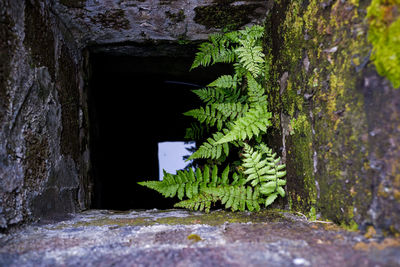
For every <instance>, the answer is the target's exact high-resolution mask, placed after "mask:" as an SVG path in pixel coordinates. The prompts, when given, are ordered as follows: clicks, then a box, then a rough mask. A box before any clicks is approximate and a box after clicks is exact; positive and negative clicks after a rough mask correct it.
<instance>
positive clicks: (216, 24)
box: [194, 3, 259, 30]
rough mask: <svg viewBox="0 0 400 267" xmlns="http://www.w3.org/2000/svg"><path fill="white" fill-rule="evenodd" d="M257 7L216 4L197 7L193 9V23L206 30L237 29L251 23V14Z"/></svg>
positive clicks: (254, 5)
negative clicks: (194, 13) (202, 26)
mask: <svg viewBox="0 0 400 267" xmlns="http://www.w3.org/2000/svg"><path fill="white" fill-rule="evenodd" d="M257 7H259V5H257V4H248V5H236V6H233V5H230V4H229V3H218V4H213V5H208V6H199V7H196V8H195V9H194V11H195V12H196V15H195V17H194V21H195V22H196V23H198V24H201V25H204V26H206V27H207V28H220V29H221V28H226V29H229V30H233V29H237V28H239V27H241V26H243V25H245V24H247V23H249V22H250V21H251V17H250V16H251V14H252V13H253V12H254V10H255V9H256V8H257Z"/></svg>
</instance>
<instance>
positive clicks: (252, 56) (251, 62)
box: [235, 40, 265, 77]
mask: <svg viewBox="0 0 400 267" xmlns="http://www.w3.org/2000/svg"><path fill="white" fill-rule="evenodd" d="M240 44H241V46H240V47H238V48H237V49H236V50H235V52H236V53H237V55H238V58H239V63H240V64H242V65H243V67H244V68H245V69H247V70H248V71H249V72H250V73H251V74H252V75H253V76H254V77H258V76H259V75H260V74H261V72H262V69H263V66H264V65H263V64H264V58H265V55H264V54H263V52H262V47H261V46H260V45H255V41H254V40H240Z"/></svg>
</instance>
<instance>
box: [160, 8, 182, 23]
mask: <svg viewBox="0 0 400 267" xmlns="http://www.w3.org/2000/svg"><path fill="white" fill-rule="evenodd" d="M165 15H166V16H167V18H169V19H170V20H171V21H172V22H174V23H179V22H182V21H184V20H185V18H186V16H185V11H184V10H183V9H181V10H179V11H178V12H177V13H171V12H170V11H165Z"/></svg>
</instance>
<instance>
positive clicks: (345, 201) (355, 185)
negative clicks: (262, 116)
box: [270, 0, 373, 229]
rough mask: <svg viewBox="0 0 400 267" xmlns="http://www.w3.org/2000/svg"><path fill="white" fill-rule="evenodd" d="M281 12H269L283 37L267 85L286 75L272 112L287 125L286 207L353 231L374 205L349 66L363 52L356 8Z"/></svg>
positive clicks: (295, 6) (297, 5)
mask: <svg viewBox="0 0 400 267" xmlns="http://www.w3.org/2000/svg"><path fill="white" fill-rule="evenodd" d="M277 5H279V4H277ZM280 5H282V6H283V7H282V6H281V7H279V6H275V9H276V10H282V9H284V10H285V12H286V13H285V15H284V16H283V17H284V19H283V20H282V21H281V23H280V24H278V25H279V27H278V29H275V31H276V32H277V33H278V34H279V33H280V34H281V35H282V36H281V37H279V36H277V35H278V34H277V35H276V37H274V38H275V40H273V41H272V43H273V42H277V45H275V47H277V50H278V52H277V51H275V52H274V54H273V56H274V58H273V62H274V64H276V65H277V66H275V67H274V68H272V70H271V72H270V77H282V74H283V73H284V72H287V73H288V74H289V75H288V78H287V81H286V86H283V87H282V84H281V85H280V87H281V88H280V99H281V100H282V102H281V107H280V108H279V109H278V110H279V111H280V112H282V113H284V114H285V115H286V116H289V118H290V124H289V126H288V127H289V129H288V130H289V132H290V135H289V136H287V137H286V149H287V156H286V160H287V162H286V163H287V166H288V167H287V171H288V176H287V180H288V183H287V190H288V196H289V203H290V206H291V208H292V209H294V210H298V211H301V212H303V213H309V211H312V212H311V213H310V214H311V215H313V214H314V211H313V209H315V212H318V213H320V214H321V215H322V217H323V218H327V219H330V220H332V221H334V222H336V223H338V224H341V225H343V226H344V227H348V228H350V229H355V228H356V227H357V223H356V221H357V220H358V219H359V218H360V217H361V216H366V214H367V207H368V204H365V203H371V201H372V195H371V192H370V188H371V184H372V181H373V178H372V177H371V178H363V177H364V176H366V177H370V176H371V175H372V173H371V172H370V171H369V170H367V169H365V168H364V165H365V163H366V162H367V158H366V155H365V152H364V151H363V149H365V147H367V140H364V139H360V136H362V135H363V134H364V133H365V132H367V131H368V130H367V129H366V125H367V124H366V117H365V113H364V111H363V108H364V100H363V99H364V96H363V94H362V92H360V91H358V90H357V84H358V77H360V74H358V73H357V71H356V69H355V67H354V62H353V59H354V58H359V59H362V60H359V64H357V66H361V65H362V61H363V59H364V58H365V57H366V56H367V55H368V52H369V46H368V44H367V40H366V36H365V34H363V33H365V32H366V25H365V22H364V21H363V19H362V18H360V17H359V11H358V9H359V7H358V6H359V3H358V2H357V1H351V2H346V3H343V2H341V1H335V2H334V3H333V4H332V5H331V6H328V7H326V8H321V6H320V2H319V1H316V0H313V1H282V2H281V4H280ZM348 25H357V28H356V29H353V30H351V27H349V26H348ZM270 30H272V29H270ZM273 34H274V33H273V32H272V33H271V35H273ZM272 46H274V45H273V44H272ZM360 68H362V67H359V69H360ZM359 69H357V70H358V71H359ZM277 72H278V73H277ZM275 79H276V78H275ZM273 105H277V104H276V103H273ZM274 108H276V107H272V109H274ZM282 126H283V127H285V125H282ZM360 170H362V171H361V172H360ZM353 211H356V212H354V214H353Z"/></svg>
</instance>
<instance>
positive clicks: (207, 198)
mask: <svg viewBox="0 0 400 267" xmlns="http://www.w3.org/2000/svg"><path fill="white" fill-rule="evenodd" d="M217 200H218V199H217V198H215V197H214V196H213V195H209V194H204V193H203V194H198V195H196V196H194V197H193V198H190V199H187V200H182V201H180V202H178V203H176V204H175V205H174V207H175V208H185V209H189V210H200V211H205V212H207V213H208V212H210V208H211V205H212V203H213V202H216V201H217Z"/></svg>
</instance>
